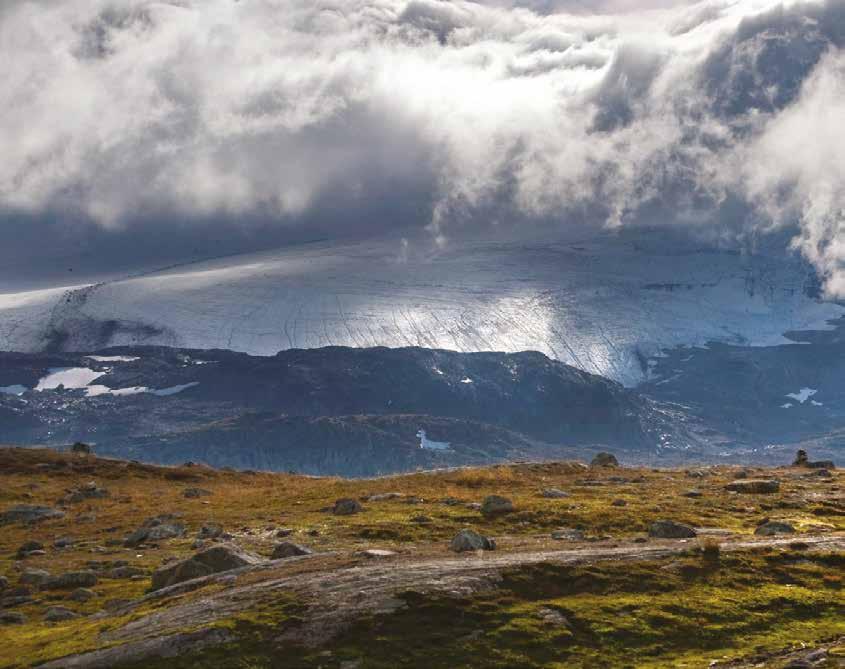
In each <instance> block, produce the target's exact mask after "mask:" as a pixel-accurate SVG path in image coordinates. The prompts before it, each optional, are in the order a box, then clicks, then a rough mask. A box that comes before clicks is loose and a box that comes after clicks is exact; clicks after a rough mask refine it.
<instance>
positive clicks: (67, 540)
mask: <svg viewBox="0 0 845 669" xmlns="http://www.w3.org/2000/svg"><path fill="white" fill-rule="evenodd" d="M75 543H76V540H75V539H73V538H72V537H59V538H58V539H56V540H55V541H54V542H53V548H68V547H70V546H73V545H74V544H75Z"/></svg>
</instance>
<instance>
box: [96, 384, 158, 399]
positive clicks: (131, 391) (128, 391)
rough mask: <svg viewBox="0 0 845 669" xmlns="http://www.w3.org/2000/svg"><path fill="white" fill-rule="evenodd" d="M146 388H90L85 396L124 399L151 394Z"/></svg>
mask: <svg viewBox="0 0 845 669" xmlns="http://www.w3.org/2000/svg"><path fill="white" fill-rule="evenodd" d="M149 390H150V389H149V388H147V387H146V386H130V387H129V388H109V387H108V386H88V387H87V388H86V389H85V394H86V395H87V396H88V397H99V396H100V395H115V396H117V397H124V396H126V395H140V394H141V393H146V392H149Z"/></svg>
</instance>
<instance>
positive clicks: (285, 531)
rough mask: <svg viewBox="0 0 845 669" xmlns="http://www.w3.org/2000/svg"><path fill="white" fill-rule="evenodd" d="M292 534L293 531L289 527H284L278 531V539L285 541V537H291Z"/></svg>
mask: <svg viewBox="0 0 845 669" xmlns="http://www.w3.org/2000/svg"><path fill="white" fill-rule="evenodd" d="M291 534H293V530H292V529H291V528H289V527H283V528H281V529H278V530H276V538H277V539H284V538H285V537H289V536H290V535H291Z"/></svg>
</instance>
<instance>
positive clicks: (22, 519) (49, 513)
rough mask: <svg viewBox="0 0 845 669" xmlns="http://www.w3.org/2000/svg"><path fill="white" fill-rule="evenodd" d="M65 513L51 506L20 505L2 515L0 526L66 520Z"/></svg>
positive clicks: (0, 515)
mask: <svg viewBox="0 0 845 669" xmlns="http://www.w3.org/2000/svg"><path fill="white" fill-rule="evenodd" d="M64 517H65V514H64V512H63V511H59V510H58V509H54V508H52V507H49V506H36V505H33V504H18V505H17V506H13V507H12V508H11V509H8V510H7V511H4V512H3V513H0V525H8V524H10V523H40V522H41V521H43V520H48V519H50V518H64Z"/></svg>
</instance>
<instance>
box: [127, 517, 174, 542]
mask: <svg viewBox="0 0 845 669" xmlns="http://www.w3.org/2000/svg"><path fill="white" fill-rule="evenodd" d="M184 534H185V526H184V525H183V524H182V523H181V522H179V521H178V520H177V519H176V516H174V515H173V514H169V513H168V514H163V515H160V516H155V517H154V518H148V519H147V520H146V521H144V524H143V525H141V527H139V528H138V529H137V530H135V531H134V532H133V533H132V534H130V535H129V536H128V537H126V539H125V541H124V542H123V545H124V546H128V547H134V546H139V545H141V544H143V543H150V542H153V541H162V540H163V539H173V538H175V537H181V536H183V535H184Z"/></svg>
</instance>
